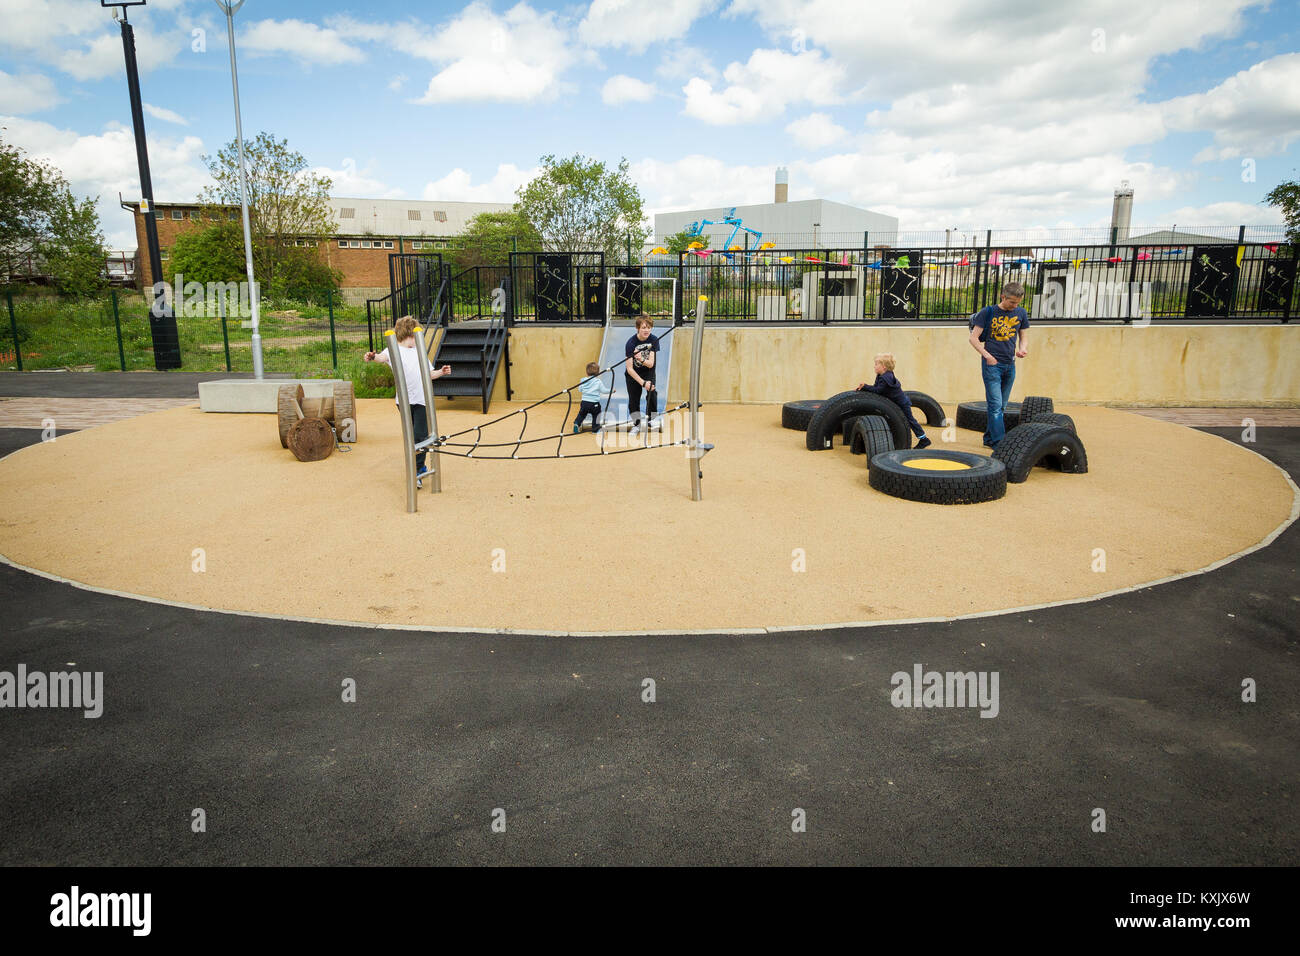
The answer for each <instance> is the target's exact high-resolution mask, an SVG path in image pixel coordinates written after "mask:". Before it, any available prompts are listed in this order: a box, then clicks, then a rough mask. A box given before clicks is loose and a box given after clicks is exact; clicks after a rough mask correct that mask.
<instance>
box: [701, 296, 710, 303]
mask: <svg viewBox="0 0 1300 956" xmlns="http://www.w3.org/2000/svg"><path fill="white" fill-rule="evenodd" d="M700 301H701V302H708V301H709V297H708V296H707V295H702V296H700Z"/></svg>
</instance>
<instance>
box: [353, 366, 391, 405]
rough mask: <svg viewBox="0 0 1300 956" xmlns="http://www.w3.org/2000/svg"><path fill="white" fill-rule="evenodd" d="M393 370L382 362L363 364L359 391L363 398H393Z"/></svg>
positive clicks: (358, 384)
mask: <svg viewBox="0 0 1300 956" xmlns="http://www.w3.org/2000/svg"><path fill="white" fill-rule="evenodd" d="M394 388H395V386H394V383H393V370H392V369H391V368H389V367H388V366H387V365H385V364H384V363H382V362H366V363H365V364H364V365H363V366H361V377H360V380H359V381H358V383H357V393H358V394H359V395H360V396H361V397H362V398H392V397H393V395H394V394H395V393H394Z"/></svg>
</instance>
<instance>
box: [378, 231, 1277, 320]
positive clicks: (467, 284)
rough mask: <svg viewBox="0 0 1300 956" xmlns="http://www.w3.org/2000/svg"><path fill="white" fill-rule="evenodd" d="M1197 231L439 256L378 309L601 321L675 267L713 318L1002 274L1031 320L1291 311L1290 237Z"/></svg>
mask: <svg viewBox="0 0 1300 956" xmlns="http://www.w3.org/2000/svg"><path fill="white" fill-rule="evenodd" d="M1204 239H1205V241H1202V242H1193V243H1179V242H1164V243H1158V244H1151V245H1143V244H1139V243H1140V240H1128V241H1127V242H1123V241H1117V242H1114V243H1104V244H1095V243H1094V244H1086V245H1080V244H1056V245H1036V246H1002V247H997V246H994V245H993V243H992V236H991V234H990V235H988V236H986V237H985V242H984V244H983V245H981V246H977V247H961V248H958V247H952V246H928V247H927V246H921V247H914V248H896V247H895V248H868V249H863V248H853V249H849V248H845V249H835V250H827V249H758V250H753V251H750V252H743V251H737V252H709V251H707V250H696V251H692V252H687V253H680V254H676V255H672V254H669V255H663V254H660V255H651V256H649V257H648V258H647V261H646V262H645V263H644V264H642V265H639V266H617V267H613V268H610V269H607V268H606V267H605V264H604V261H603V257H602V256H601V255H600V253H540V252H526V253H515V254H512V255H511V257H510V258H511V262H510V264H509V265H508V266H477V267H472V268H470V269H466V270H463V271H461V272H458V273H455V274H454V275H453V274H452V273H451V272H450V270H444V269H443V267H442V265H441V261H440V260H439V261H438V262H437V263H436V264H432V263H431V264H430V265H428V266H424V267H418V266H413V265H410V264H406V265H399V266H395V269H394V276H395V281H396V279H397V278H403V281H404V282H405V285H403V286H401V287H400V288H399V287H398V286H395V287H394V289H395V291H394V295H393V296H392V298H393V300H394V301H395V302H397V303H398V305H397V307H396V311H394V310H393V308H390V307H388V306H386V305H385V304H384V300H378V302H377V303H376V305H375V308H377V309H380V310H381V311H383V313H384V316H385V317H386V318H388V319H389V321H390V324H391V319H392V318H395V317H397V316H400V315H403V314H406V313H407V312H410V314H413V315H414V314H416V312H415V311H414V308H415V307H418V308H420V309H422V310H423V312H421V315H423V314H424V313H426V312H427V313H430V314H432V312H433V310H434V308H435V303H434V300H435V299H436V298H437V296H438V295H441V296H442V299H441V300H439V302H438V304H437V308H438V309H439V310H440V311H438V313H437V315H436V316H434V320H435V321H443V322H449V321H457V322H459V321H464V320H473V319H484V318H491V317H492V316H494V315H500V314H505V315H506V316H507V321H508V323H509V324H510V325H518V324H538V325H553V324H569V323H601V322H603V321H604V319H605V315H606V311H607V309H606V305H607V303H606V298H607V296H608V295H609V294H610V289H611V288H612V289H613V290H614V291H613V295H614V297H615V301H614V302H613V303H612V305H611V308H610V309H609V311H610V312H611V313H612V314H614V315H616V316H617V315H630V314H640V313H644V314H650V315H656V316H665V315H670V314H672V313H673V312H674V303H673V302H672V301H671V300H670V299H669V296H670V295H671V294H672V292H671V290H672V289H673V286H672V284H670V283H666V282H636V281H623V282H620V281H619V277H620V276H638V277H642V278H665V279H666V278H673V279H676V280H677V283H676V296H677V302H676V303H675V305H676V308H675V312H676V315H677V317H678V321H683V320H684V317H685V315H686V311H687V308H689V307H690V305H691V304H693V303H694V302H695V301H696V299H697V297H698V296H700V295H706V296H708V298H709V317H710V320H712V321H734V322H749V323H759V324H779V323H785V324H797V325H829V324H835V323H864V322H938V323H943V322H959V321H960V322H964V321H965V320H966V319H967V318H968V317H969V316H970V315H972V314H973V313H974V312H976V311H978V310H979V309H980V308H983V307H984V306H987V305H995V304H997V302H998V301H999V298H1000V291H1001V289H1002V287H1003V286H1004V285H1005V284H1006V283H1008V282H1019V283H1021V284H1022V285H1023V286H1024V287H1025V298H1024V301H1023V303H1022V304H1023V305H1024V307H1025V308H1026V309H1028V310H1029V312H1030V315H1031V316H1033V317H1034V319H1035V321H1038V322H1072V323H1074V322H1087V321H1098V322H1127V323H1133V322H1138V323H1145V322H1148V321H1153V322H1160V321H1166V322H1167V321H1242V322H1289V321H1290V319H1291V317H1292V316H1294V315H1296V314H1297V312H1298V311H1300V283H1297V282H1296V271H1297V254H1298V253H1300V250H1298V249H1297V247H1295V246H1285V245H1282V244H1280V243H1273V242H1251V241H1244V242H1240V241H1239V242H1233V241H1220V242H1215V241H1213V239H1212V237H1204ZM393 258H394V259H395V260H396V259H399V258H403V257H399V256H394V257H393ZM405 258H410V259H415V258H421V257H418V256H406V257H405ZM423 258H427V259H430V260H433V259H436V258H437V257H433V256H430V257H423ZM421 269H423V270H424V271H423V272H421V271H420V270H421ZM420 276H425V278H424V279H421V278H420ZM611 279H612V280H613V283H612V285H611V282H610V280H611ZM402 289H406V290H407V291H406V292H402V291H401V290H402ZM439 290H441V292H440V291H439ZM422 297H423V298H422ZM408 304H409V305H411V306H412V307H411V308H406V305H408ZM684 304H685V306H686V308H684V307H683V305H684ZM426 321H427V320H426Z"/></svg>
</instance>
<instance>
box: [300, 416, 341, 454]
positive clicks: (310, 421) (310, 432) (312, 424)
mask: <svg viewBox="0 0 1300 956" xmlns="http://www.w3.org/2000/svg"><path fill="white" fill-rule="evenodd" d="M289 450H290V451H291V452H293V457H295V458H297V459H298V460H299V461H321V460H322V459H325V458H328V457H329V456H330V455H332V454H333V453H334V429H333V428H331V427H330V423H329V422H327V421H325V419H323V418H304V419H303V420H302V421H300V422H294V423H293V425H292V426H291V427H290V428H289Z"/></svg>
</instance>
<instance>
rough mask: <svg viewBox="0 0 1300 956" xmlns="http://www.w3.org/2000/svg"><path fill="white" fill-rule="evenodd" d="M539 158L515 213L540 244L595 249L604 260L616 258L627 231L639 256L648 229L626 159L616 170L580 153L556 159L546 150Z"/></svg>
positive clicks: (623, 253) (622, 251)
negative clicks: (539, 166) (530, 226)
mask: <svg viewBox="0 0 1300 956" xmlns="http://www.w3.org/2000/svg"><path fill="white" fill-rule="evenodd" d="M541 163H542V172H541V174H540V175H539V176H538V177H537V178H536V179H534V180H532V181H531V182H530V183H528V184H527V185H526V186H521V187H520V188H519V190H518V193H517V195H518V201H517V202H516V203H515V212H517V213H518V214H520V215H521V216H523V217H524V219H526V220H527V221H528V222H530V223H532V224H533V225H534V226H535V227H536V228H537V231H538V233H539V234H540V235H541V238H542V247H543V248H544V249H546V250H548V251H555V252H581V251H586V250H592V251H596V250H599V251H603V252H604V253H605V257H606V259H607V260H608V261H612V262H620V261H622V260H623V259H624V258H626V255H627V253H626V249H627V246H628V237H629V235H630V236H631V239H632V241H631V245H632V249H633V251H634V254H635V255H638V256H639V255H640V252H641V246H642V244H643V243H644V242H645V238H646V236H647V235H649V230H647V229H646V228H645V226H644V225H643V222H642V221H643V220H644V219H645V212H644V210H643V208H642V201H641V194H640V192H639V191H638V190H637V188H636V184H635V183H633V182H632V180H631V179H630V178H629V177H628V163H627V160H626V159H621V160H619V164H618V167H617V168H616V169H609V168H607V167H606V166H605V164H604V163H602V162H597V161H596V160H594V159H592V160H588V159H585V158H584V157H582V156H580V155H579V156H572V157H570V158H568V159H560V160H557V159H556V158H555V157H554V156H553V155H546V156H543V157H542V159H541Z"/></svg>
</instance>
